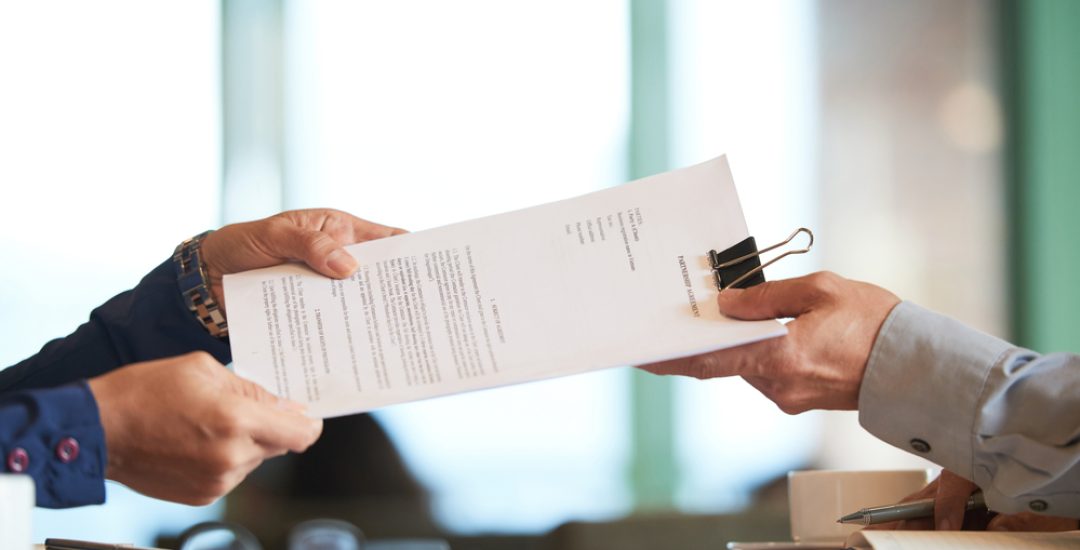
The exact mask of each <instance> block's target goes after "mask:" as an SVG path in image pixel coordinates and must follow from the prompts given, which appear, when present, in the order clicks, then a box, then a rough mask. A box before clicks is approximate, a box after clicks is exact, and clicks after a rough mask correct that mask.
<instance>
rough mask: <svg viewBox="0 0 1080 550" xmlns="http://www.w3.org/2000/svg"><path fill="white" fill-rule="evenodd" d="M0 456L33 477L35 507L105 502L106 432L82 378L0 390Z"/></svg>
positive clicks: (7, 466) (5, 466)
mask: <svg viewBox="0 0 1080 550" xmlns="http://www.w3.org/2000/svg"><path fill="white" fill-rule="evenodd" d="M0 460H2V461H3V462H2V463H0V471H2V472H6V473H21V474H28V475H30V477H32V478H33V480H34V486H35V489H36V495H37V497H36V498H37V505H38V506H43V507H46V508H68V507H72V506H82V505H85V504H100V503H102V502H105V434H104V432H103V431H102V429H101V421H100V419H99V418H98V409H97V404H96V403H95V401H94V396H93V394H92V393H91V392H90V388H89V387H88V386H87V385H86V382H75V383H74V384H69V385H66V386H61V387H58V388H50V389H43V390H27V391H18V392H11V393H6V394H4V395H0Z"/></svg>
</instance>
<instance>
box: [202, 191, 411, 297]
mask: <svg viewBox="0 0 1080 550" xmlns="http://www.w3.org/2000/svg"><path fill="white" fill-rule="evenodd" d="M402 233H406V231H405V230H403V229H397V228H394V227H389V226H385V225H380V224H377V223H374V222H369V221H367V220H362V219H360V218H357V217H356V216H353V215H352V214H348V213H346V212H341V211H339V210H332V209H329V208H315V209H309V210H291V211H289V212H282V213H280V214H277V215H274V216H270V217H269V218H264V219H261V220H258V221H253V222H246V223H236V224H232V225H227V226H225V227H223V228H221V229H219V230H217V231H214V232H213V233H210V234H209V235H207V236H206V238H205V239H203V242H202V259H203V262H205V263H206V271H207V277H208V278H209V279H210V281H209V284H210V291H211V292H212V293H213V294H214V299H215V300H217V303H218V304H220V305H221V307H223V308H224V307H225V292H224V289H223V288H222V284H221V280H222V277H223V276H224V275H227V274H229V273H237V272H240V271H247V270H249V269H257V268H260V267H268V266H272V265H277V264H280V263H284V262H287V261H290V260H296V261H302V262H304V263H306V264H307V265H308V266H310V267H311V268H312V269H314V270H315V271H318V272H319V273H322V274H323V275H326V276H328V277H333V278H335V279H341V278H344V277H348V276H349V275H352V273H353V272H354V271H356V267H357V265H358V264H357V261H356V258H353V257H352V255H351V254H349V253H348V252H346V251H345V249H344V248H343V247H344V246H345V245H349V244H354V243H359V242H364V241H370V240H374V239H381V238H383V237H391V236H393V235H400V234H402Z"/></svg>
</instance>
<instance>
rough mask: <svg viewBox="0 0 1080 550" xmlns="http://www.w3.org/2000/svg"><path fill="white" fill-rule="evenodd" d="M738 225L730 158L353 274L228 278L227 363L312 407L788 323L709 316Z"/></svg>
mask: <svg viewBox="0 0 1080 550" xmlns="http://www.w3.org/2000/svg"><path fill="white" fill-rule="evenodd" d="M747 236H748V233H747V229H746V222H745V221H744V219H743V215H742V209H741V207H740V206H739V200H738V197H737V195H736V193H735V186H734V183H733V182H732V178H731V172H730V169H729V167H728V163H727V159H726V158H725V157H719V158H717V159H714V160H711V161H709V162H706V163H703V164H699V165H696V166H691V167H689V168H684V169H681V170H676V171H673V172H668V173H665V174H660V175H657V176H652V177H649V178H644V179H641V180H638V181H634V182H631V183H627V184H624V185H621V186H618V187H614V188H610V189H606V190H603V191H597V192H595V193H591V194H588V195H583V196H581V197H577V198H574V199H569V200H564V201H559V202H554V203H550V204H545V205H541V206H536V207H532V208H527V209H524V210H519V211H515V212H509V213H505V214H499V215H495V216H490V217H486V218H480V219H476V220H470V221H466V222H462V223H457V224H453V225H448V226H445V227H440V228H436V229H431V230H427V231H421V232H417V233H410V234H406V235H400V236H396V237H391V238H388V239H381V240H376V241H370V242H365V243H361V244H356V245H353V246H351V247H349V248H348V250H349V252H350V253H351V254H353V255H354V256H355V257H356V258H357V259H358V260H359V262H360V268H359V269H358V270H357V272H356V273H355V274H353V276H351V277H349V278H348V279H344V280H334V279H330V278H327V277H324V276H322V275H319V274H317V273H315V272H313V271H311V270H310V269H308V268H306V267H304V266H302V265H299V264H287V265H281V266H276V267H271V268H265V269H259V270H254V271H248V272H244V273H239V274H235V275H228V276H226V277H225V293H226V301H227V303H228V304H229V329H230V339H231V343H232V350H233V362H234V365H235V369H236V372H237V374H239V375H240V376H243V377H245V378H248V379H251V380H253V381H255V382H257V383H259V384H261V385H262V386H263V387H265V388H267V389H269V390H270V391H272V392H274V393H276V394H278V395H281V396H284V397H287V398H289V399H292V400H295V401H300V402H302V403H306V404H307V405H308V407H309V411H310V413H311V414H313V415H316V416H321V417H330V416H339V415H345V414H352V413H358V412H363V411H368V410H371V409H375V408H378V407H382V406H386V405H391V404H394V403H403V402H407V401H415V400H419V399H424V398H428V397H434V396H438V395H446V394H453V393H460V392H465V391H470V390H477V389H482V388H489V387H493V386H501V385H506V384H514V383H521V382H526V381H531V380H538V379H543V378H550V377H554V376H563V375H569V374H575V373H581V372H586V371H591V370H597V369H602V368H609V367H615V366H622V365H634V364H642V363H649V362H655V361H660V360H665V359H671V358H674V357H681V356H687V355H694V354H700V353H704V352H707V351H712V350H715V349H720V348H724V347H730V346H736V345H739V344H744V343H748V342H753V341H757V340H761V339H764V338H769V337H774V336H779V335H782V334H784V333H785V329H784V327H783V325H781V324H780V323H778V322H776V321H755V322H746V321H736V320H732V319H728V318H725V317H723V316H721V315H720V314H719V312H718V311H717V309H716V306H715V304H714V303H713V302H714V300H715V297H716V287H715V285H714V283H713V279H712V271H711V269H710V265H709V262H708V259H707V257H706V252H707V251H708V250H709V249H713V248H717V249H723V248H727V247H730V246H732V245H733V244H735V243H738V242H739V241H742V240H743V239H745V238H746V237H747Z"/></svg>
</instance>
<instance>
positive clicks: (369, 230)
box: [335, 212, 408, 244]
mask: <svg viewBox="0 0 1080 550" xmlns="http://www.w3.org/2000/svg"><path fill="white" fill-rule="evenodd" d="M341 214H342V215H344V216H347V219H348V223H349V225H350V226H351V227H352V239H350V240H348V241H347V244H353V243H360V242H364V241H371V240H375V239H383V238H386V237H393V236H394V235H404V234H405V233H408V231H406V230H404V229H401V228H399V227H390V226H389V225H382V224H379V223H375V222H369V221H367V220H364V219H360V218H357V217H356V216H353V215H352V214H346V213H344V212H341ZM335 236H336V235H335Z"/></svg>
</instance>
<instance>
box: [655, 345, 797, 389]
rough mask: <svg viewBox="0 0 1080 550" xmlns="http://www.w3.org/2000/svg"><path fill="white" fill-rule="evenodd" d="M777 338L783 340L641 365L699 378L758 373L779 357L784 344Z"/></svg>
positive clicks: (666, 373)
mask: <svg viewBox="0 0 1080 550" xmlns="http://www.w3.org/2000/svg"><path fill="white" fill-rule="evenodd" d="M781 340H783V339H782V338H771V339H769V340H762V341H760V342H753V343H750V344H745V345H742V346H738V347H734V348H728V349H722V350H718V351H713V352H710V353H705V354H702V355H695V356H693V357H682V358H679V359H671V360H669V361H660V362H658V363H651V364H648V365H642V366H641V368H642V369H644V370H646V371H648V372H651V373H653V374H661V375H671V374H677V375H682V376H692V377H694V378H699V379H701V380H706V379H709V378H719V377H724V376H752V375H760V374H761V371H762V370H763V369H766V368H767V365H771V364H775V363H776V362H778V361H779V360H780V355H781V354H782V353H783V344H784V342H781Z"/></svg>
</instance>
